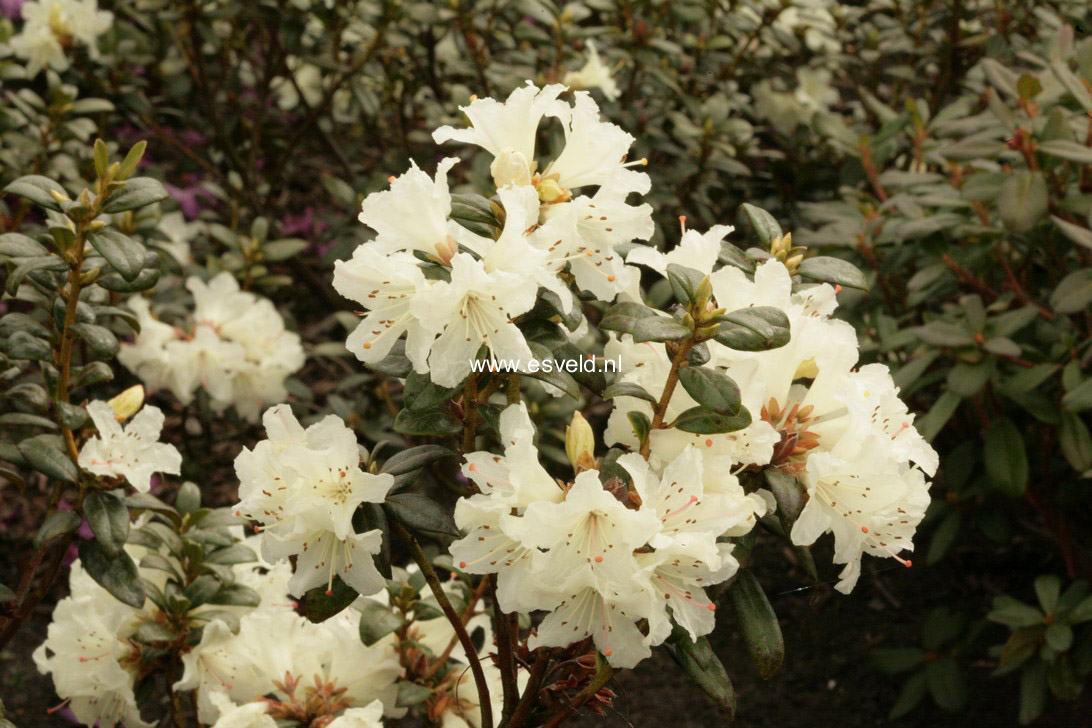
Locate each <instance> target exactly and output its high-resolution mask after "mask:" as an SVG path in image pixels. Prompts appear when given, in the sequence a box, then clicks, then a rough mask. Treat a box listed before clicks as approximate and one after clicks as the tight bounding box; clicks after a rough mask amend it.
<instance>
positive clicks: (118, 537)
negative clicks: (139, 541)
mask: <svg viewBox="0 0 1092 728" xmlns="http://www.w3.org/2000/svg"><path fill="white" fill-rule="evenodd" d="M83 513H84V515H85V516H87V523H88V525H89V526H91V533H93V534H95V540H96V541H98V542H99V545H100V546H102V550H103V552H104V553H106V555H108V556H111V557H113V556H117V555H118V554H119V553H121V550H122V549H123V548H125V542H126V541H127V540H128V539H129V509H128V508H126V507H125V504H124V503H122V502H121V499H119V498H118V497H117V496H114V495H112V494H110V493H106V492H103V491H101V490H92V491H91V492H90V493H88V494H87V497H86V498H84V500H83Z"/></svg>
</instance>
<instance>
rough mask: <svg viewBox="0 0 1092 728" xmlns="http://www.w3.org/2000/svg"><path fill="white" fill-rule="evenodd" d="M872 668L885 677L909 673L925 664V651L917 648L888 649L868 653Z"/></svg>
mask: <svg viewBox="0 0 1092 728" xmlns="http://www.w3.org/2000/svg"><path fill="white" fill-rule="evenodd" d="M868 662H869V663H870V664H871V665H872V667H874V668H876V669H877V670H879V671H880V672H882V673H884V674H886V675H897V674H899V673H901V672H909V671H910V670H913V669H914V668H916V667H918V666H920V665H922V664H923V663H924V662H925V651H924V650H922V649H920V648H918V647H890V648H886V649H875V650H872V651H871V652H869V653H868Z"/></svg>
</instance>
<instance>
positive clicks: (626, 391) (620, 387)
mask: <svg viewBox="0 0 1092 728" xmlns="http://www.w3.org/2000/svg"><path fill="white" fill-rule="evenodd" d="M602 397H603V399H614V398H615V397H635V398H637V399H643V400H644V401H646V402H651V403H652V404H656V402H657V401H658V400H657V399H656V398H655V397H653V396H652V395H651V394H649V393H648V391H647V390H645V388H644V387H642V386H641V385H639V384H633V383H631V382H615V383H614V384H612V385H610V386H609V387H607V388H606V389H604V390H603V394H602Z"/></svg>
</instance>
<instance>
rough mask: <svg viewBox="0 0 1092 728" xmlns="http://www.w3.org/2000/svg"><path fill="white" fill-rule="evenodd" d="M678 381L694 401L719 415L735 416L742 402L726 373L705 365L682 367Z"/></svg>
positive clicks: (737, 388) (734, 385) (737, 389)
mask: <svg viewBox="0 0 1092 728" xmlns="http://www.w3.org/2000/svg"><path fill="white" fill-rule="evenodd" d="M679 383H680V384H682V386H683V389H685V390H686V392H687V394H689V395H690V396H691V397H693V398H694V401H695V402H697V403H698V404H699V405H701V406H702V407H704V408H705V409H708V410H712V411H713V412H716V413H717V414H719V415H727V416H729V417H735V416H737V415H739V412H740V410H741V409H742V408H743V404H742V403H741V401H740V393H739V387H738V386H737V385H736V383H735V382H734V381H732V379H731V377H729V376H728V375H727V374H724V373H722V372H719V371H717V370H715V369H707V368H705V367H683V368H682V369H680V370H679Z"/></svg>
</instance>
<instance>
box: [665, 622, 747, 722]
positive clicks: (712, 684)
mask: <svg viewBox="0 0 1092 728" xmlns="http://www.w3.org/2000/svg"><path fill="white" fill-rule="evenodd" d="M668 651H669V653H670V654H671V657H672V658H674V660H675V662H676V663H677V664H678V665H679V667H680V668H681V669H682V671H683V672H684V673H686V675H687V677H689V678H690V679H691V680H693V681H694V684H696V685H697V686H698V687H699V688H701V690H702V692H704V693H705V694H706V695H708V696H709V697H710V698H712V699H713V702H715V703H716V704H717V706H718V707H719V708H720V709H721V710H723V711H724V712H725V713H726V714H727V717H726V720H728V721H731V720H732V719H733V718H734V717H735V713H736V691H735V688H734V687H733V685H732V680H731V678H729V677H728V672H727V671H726V670H725V669H724V665H723V664H721V661H720V659H719V658H718V657H717V655H716V653H715V652H713V648H712V647H711V646H710V645H709V640H708V639H706V638H705V637H704V636H703V637H698V639H697V642H694V641H692V640H691V639H690V635H689V634H687V632H686V630H684V629H683V628H682V627H679V626H677V625H676V626H675V627H674V629H673V631H672V635H671V637H670V638H669V641H668Z"/></svg>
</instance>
